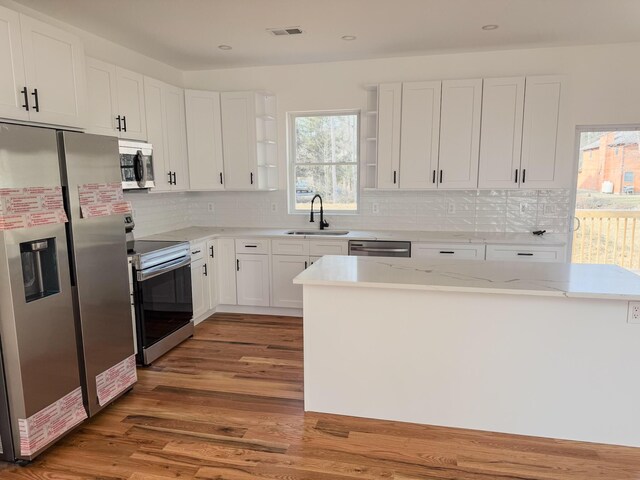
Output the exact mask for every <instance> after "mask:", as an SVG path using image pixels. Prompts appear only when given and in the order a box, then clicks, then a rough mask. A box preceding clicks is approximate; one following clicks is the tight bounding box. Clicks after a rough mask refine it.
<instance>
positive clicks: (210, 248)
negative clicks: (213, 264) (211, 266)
mask: <svg viewBox="0 0 640 480" xmlns="http://www.w3.org/2000/svg"><path fill="white" fill-rule="evenodd" d="M209 251H210V252H211V253H210V254H209V256H210V257H211V258H213V245H211V246H210V247H209Z"/></svg>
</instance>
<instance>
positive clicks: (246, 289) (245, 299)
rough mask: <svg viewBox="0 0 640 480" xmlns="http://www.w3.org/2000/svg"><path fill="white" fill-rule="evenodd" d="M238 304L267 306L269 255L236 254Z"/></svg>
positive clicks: (269, 276)
mask: <svg viewBox="0 0 640 480" xmlns="http://www.w3.org/2000/svg"><path fill="white" fill-rule="evenodd" d="M236 260H237V269H238V271H237V273H236V278H237V289H238V305H256V306H261V307H268V306H269V282H270V278H271V275H269V255H249V254H246V253H241V254H238V255H236Z"/></svg>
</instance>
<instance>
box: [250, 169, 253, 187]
mask: <svg viewBox="0 0 640 480" xmlns="http://www.w3.org/2000/svg"><path fill="white" fill-rule="evenodd" d="M250 177H251V185H253V172H251V174H250Z"/></svg>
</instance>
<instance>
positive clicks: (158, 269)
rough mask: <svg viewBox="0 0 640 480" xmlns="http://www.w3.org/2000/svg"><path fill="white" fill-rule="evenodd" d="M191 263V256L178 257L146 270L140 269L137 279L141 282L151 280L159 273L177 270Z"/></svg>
mask: <svg viewBox="0 0 640 480" xmlns="http://www.w3.org/2000/svg"><path fill="white" fill-rule="evenodd" d="M190 263H191V257H190V256H187V257H183V258H178V259H177V260H173V261H171V262H167V263H163V264H162V265H157V266H155V267H151V268H147V269H146V270H139V271H138V272H137V273H136V279H137V280H138V281H139V282H144V281H145V280H149V279H150V278H153V277H157V276H158V275H162V274H164V273H168V272H171V271H173V270H177V269H178V268H182V267H184V266H186V265H189V264H190Z"/></svg>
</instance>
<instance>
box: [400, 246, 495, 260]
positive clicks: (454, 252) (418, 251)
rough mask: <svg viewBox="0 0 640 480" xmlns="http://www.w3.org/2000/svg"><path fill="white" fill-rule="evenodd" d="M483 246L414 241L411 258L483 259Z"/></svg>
mask: <svg viewBox="0 0 640 480" xmlns="http://www.w3.org/2000/svg"><path fill="white" fill-rule="evenodd" d="M484 251H485V246H484V244H482V245H468V244H441V243H414V244H413V245H412V246H411V258H449V259H455V260H484Z"/></svg>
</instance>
